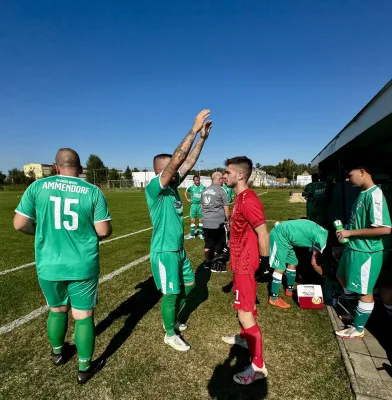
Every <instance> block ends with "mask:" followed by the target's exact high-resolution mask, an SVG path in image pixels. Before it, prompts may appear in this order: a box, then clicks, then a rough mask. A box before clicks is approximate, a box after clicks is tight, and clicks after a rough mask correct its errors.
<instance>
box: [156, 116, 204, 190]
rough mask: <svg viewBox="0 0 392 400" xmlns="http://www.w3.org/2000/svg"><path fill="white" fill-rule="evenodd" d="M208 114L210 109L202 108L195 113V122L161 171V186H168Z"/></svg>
mask: <svg viewBox="0 0 392 400" xmlns="http://www.w3.org/2000/svg"><path fill="white" fill-rule="evenodd" d="M209 115H210V110H203V111H200V112H199V114H197V116H196V118H195V122H194V123H193V128H192V129H191V130H190V131H189V132H188V134H187V135H186V136H185V138H184V140H183V141H182V142H181V143H180V145H179V146H178V147H177V148H176V150H175V151H174V153H173V156H172V158H171V159H170V162H169V164H167V166H166V168H165V169H164V170H163V171H162V174H161V179H160V182H161V186H162V187H168V186H169V185H170V183H171V182H172V180H173V177H174V176H175V175H176V173H177V171H178V170H179V168H180V167H181V165H182V164H183V163H184V161H185V160H186V158H187V156H188V154H189V151H190V149H191V148H192V144H193V142H194V141H195V138H196V135H197V134H198V133H199V132H200V130H201V129H202V128H203V125H204V121H205V120H206V119H207V118H208V117H209Z"/></svg>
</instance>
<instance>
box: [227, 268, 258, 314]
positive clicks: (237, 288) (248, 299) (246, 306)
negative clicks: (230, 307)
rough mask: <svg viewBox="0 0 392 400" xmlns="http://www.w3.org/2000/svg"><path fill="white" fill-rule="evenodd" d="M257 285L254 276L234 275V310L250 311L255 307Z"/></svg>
mask: <svg viewBox="0 0 392 400" xmlns="http://www.w3.org/2000/svg"><path fill="white" fill-rule="evenodd" d="M256 288H257V283H256V279H255V276H254V275H253V274H252V275H241V274H234V278H233V289H234V308H235V309H236V310H242V311H252V312H253V310H254V309H255V305H256Z"/></svg>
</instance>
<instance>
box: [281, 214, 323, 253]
mask: <svg viewBox="0 0 392 400" xmlns="http://www.w3.org/2000/svg"><path fill="white" fill-rule="evenodd" d="M275 229H276V234H278V233H280V234H281V238H280V240H281V241H287V242H288V243H289V244H290V245H291V246H294V247H307V248H311V247H313V248H315V249H317V250H319V251H320V252H323V251H324V249H325V246H326V245H327V239H328V231H327V230H326V229H324V228H323V227H322V226H320V225H317V224H316V223H315V222H313V221H309V220H307V219H295V220H292V221H285V222H282V223H280V224H279V225H277V226H276V227H275V228H274V230H275Z"/></svg>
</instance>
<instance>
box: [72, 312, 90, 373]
mask: <svg viewBox="0 0 392 400" xmlns="http://www.w3.org/2000/svg"><path fill="white" fill-rule="evenodd" d="M75 344H76V348H77V349H78V354H79V371H86V370H88V368H89V367H90V365H91V358H92V357H93V353H94V346H95V324H94V317H93V316H91V317H88V318H85V319H79V320H76V322H75Z"/></svg>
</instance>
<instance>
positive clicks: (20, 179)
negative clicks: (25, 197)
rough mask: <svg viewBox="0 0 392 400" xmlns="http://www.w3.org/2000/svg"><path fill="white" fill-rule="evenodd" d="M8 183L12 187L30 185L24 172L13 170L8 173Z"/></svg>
mask: <svg viewBox="0 0 392 400" xmlns="http://www.w3.org/2000/svg"><path fill="white" fill-rule="evenodd" d="M7 183H8V184H10V185H24V184H26V183H28V178H27V177H26V175H25V173H24V172H23V171H21V170H20V169H18V168H13V169H10V170H9V171H8V177H7Z"/></svg>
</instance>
